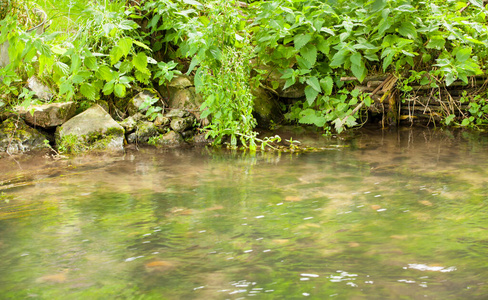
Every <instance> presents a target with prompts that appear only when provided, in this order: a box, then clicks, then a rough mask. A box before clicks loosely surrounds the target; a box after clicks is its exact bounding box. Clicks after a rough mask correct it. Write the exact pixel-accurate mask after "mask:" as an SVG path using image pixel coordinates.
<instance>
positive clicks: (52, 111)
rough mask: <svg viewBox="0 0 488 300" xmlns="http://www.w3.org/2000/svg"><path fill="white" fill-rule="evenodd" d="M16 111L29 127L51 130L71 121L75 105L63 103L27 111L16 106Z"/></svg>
mask: <svg viewBox="0 0 488 300" xmlns="http://www.w3.org/2000/svg"><path fill="white" fill-rule="evenodd" d="M16 111H17V112H18V113H19V114H20V116H21V117H22V118H23V119H24V120H25V121H26V122H27V123H29V124H31V125H34V126H41V127H44V128H51V127H55V126H59V125H61V124H63V123H65V122H66V121H68V120H69V119H71V118H72V117H73V116H74V115H75V112H76V103H74V102H64V103H51V104H44V105H33V106H31V107H29V108H28V109H25V108H23V107H20V106H18V107H16Z"/></svg>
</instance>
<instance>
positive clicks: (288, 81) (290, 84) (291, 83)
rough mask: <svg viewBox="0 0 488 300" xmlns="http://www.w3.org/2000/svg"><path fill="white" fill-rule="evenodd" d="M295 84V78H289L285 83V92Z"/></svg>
mask: <svg viewBox="0 0 488 300" xmlns="http://www.w3.org/2000/svg"><path fill="white" fill-rule="evenodd" d="M294 84H295V78H289V79H287V80H286V81H285V86H283V90H286V89H287V88H289V87H290V86H292V85H294Z"/></svg>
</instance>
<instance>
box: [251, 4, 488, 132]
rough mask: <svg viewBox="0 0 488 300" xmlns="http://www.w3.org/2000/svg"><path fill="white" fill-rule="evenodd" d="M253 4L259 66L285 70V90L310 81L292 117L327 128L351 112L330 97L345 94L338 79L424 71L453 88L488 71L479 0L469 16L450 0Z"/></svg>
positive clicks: (340, 100) (345, 102) (343, 102)
mask: <svg viewBox="0 0 488 300" xmlns="http://www.w3.org/2000/svg"><path fill="white" fill-rule="evenodd" d="M473 3H474V2H473ZM254 5H255V8H256V9H255V11H257V14H256V18H255V19H254V24H253V25H254V29H253V31H254V32H256V34H255V45H256V51H257V52H258V53H259V57H260V58H261V60H262V63H265V64H272V65H275V66H277V67H278V69H280V70H281V71H282V74H283V76H282V79H286V84H285V88H286V87H289V86H291V85H293V84H295V83H296V82H300V83H304V84H306V85H307V87H306V89H305V93H306V103H303V106H302V111H299V112H298V113H294V112H293V111H292V114H291V118H292V119H297V120H299V121H300V122H302V123H303V122H305V123H307V122H309V123H313V124H315V125H318V126H324V125H325V123H324V121H322V118H325V119H326V120H325V122H329V121H331V120H332V121H334V122H335V123H336V124H337V122H338V120H337V118H341V117H342V118H344V117H346V116H348V112H347V111H346V112H345V111H343V112H342V113H341V110H342V109H341V108H343V107H344V105H348V102H349V101H350V98H349V97H344V96H339V98H338V99H337V98H336V97H337V96H333V97H331V94H332V93H333V92H335V94H337V93H341V92H340V91H341V90H340V88H341V87H342V85H343V83H342V82H341V81H340V77H341V76H351V75H353V76H355V77H356V78H357V79H358V80H359V81H363V80H364V78H365V77H366V75H367V74H369V73H376V72H377V73H382V72H392V73H395V74H397V76H398V77H400V76H401V74H403V73H405V72H406V71H408V70H409V69H416V70H418V69H422V70H426V71H427V72H428V73H429V74H430V75H432V76H434V77H436V78H441V79H443V80H444V81H445V84H446V85H450V84H452V82H453V81H454V80H457V79H460V80H462V81H463V82H465V83H467V80H468V76H472V75H479V74H482V70H483V69H484V68H485V66H484V62H485V61H486V59H487V52H486V44H487V42H488V39H487V30H486V22H485V21H484V18H485V15H486V9H485V8H484V7H483V6H482V5H480V3H479V2H476V3H474V4H473V5H471V7H470V8H469V9H468V10H469V11H468V10H467V11H465V12H464V14H465V15H461V14H460V13H459V10H460V9H461V8H462V7H463V6H464V5H465V3H462V2H452V1H448V2H439V1H425V2H422V1H384V0H375V1H330V2H324V1H318V0H283V1H278V0H276V1H260V2H256V3H255V4H254ZM344 92H345V91H344V90H342V94H343V95H344ZM331 98H332V99H334V100H332V102H333V103H330V102H331ZM324 105H325V106H328V105H330V106H332V108H333V109H332V110H328V109H327V108H325V109H324V108H323V106H324ZM295 108H296V106H295ZM312 110H315V111H316V112H315V113H312ZM329 114H336V115H337V118H336V116H333V117H332V116H329ZM349 117H353V118H354V116H348V118H349ZM319 119H320V120H319ZM341 122H342V121H341ZM346 124H347V122H346ZM351 124H354V122H352V119H351ZM336 129H338V128H336ZM339 130H340V129H339Z"/></svg>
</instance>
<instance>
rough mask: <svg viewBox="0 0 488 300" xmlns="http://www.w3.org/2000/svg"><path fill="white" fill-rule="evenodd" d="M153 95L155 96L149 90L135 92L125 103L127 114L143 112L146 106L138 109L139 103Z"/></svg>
mask: <svg viewBox="0 0 488 300" xmlns="http://www.w3.org/2000/svg"><path fill="white" fill-rule="evenodd" d="M155 97H157V95H156V94H154V93H151V92H150V91H142V92H140V93H139V94H137V95H136V96H135V97H134V98H132V99H131V100H130V101H129V103H128V104H127V111H128V112H129V116H132V115H135V114H136V113H138V112H141V113H145V112H146V111H147V107H146V108H144V109H140V107H141V105H142V104H143V103H144V102H145V101H146V100H147V99H149V98H155Z"/></svg>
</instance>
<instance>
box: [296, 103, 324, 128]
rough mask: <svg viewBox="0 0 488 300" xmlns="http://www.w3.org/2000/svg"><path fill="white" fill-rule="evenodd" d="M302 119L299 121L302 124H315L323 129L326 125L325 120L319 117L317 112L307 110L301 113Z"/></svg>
mask: <svg viewBox="0 0 488 300" xmlns="http://www.w3.org/2000/svg"><path fill="white" fill-rule="evenodd" d="M300 115H301V117H300V119H299V120H298V122H299V123H301V124H314V125H315V126H317V127H323V126H324V125H325V118H324V117H322V116H317V113H316V112H315V110H313V109H310V108H307V109H305V110H303V111H301V112H300Z"/></svg>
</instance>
